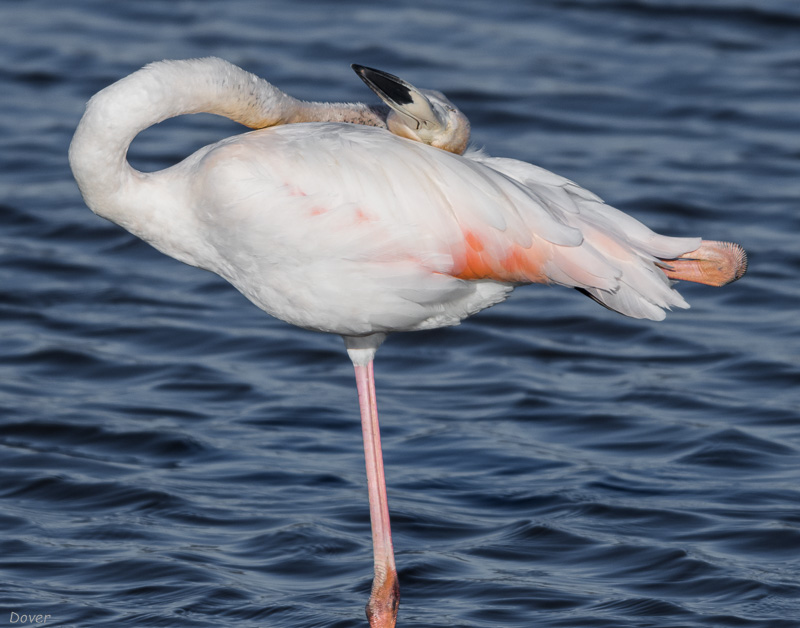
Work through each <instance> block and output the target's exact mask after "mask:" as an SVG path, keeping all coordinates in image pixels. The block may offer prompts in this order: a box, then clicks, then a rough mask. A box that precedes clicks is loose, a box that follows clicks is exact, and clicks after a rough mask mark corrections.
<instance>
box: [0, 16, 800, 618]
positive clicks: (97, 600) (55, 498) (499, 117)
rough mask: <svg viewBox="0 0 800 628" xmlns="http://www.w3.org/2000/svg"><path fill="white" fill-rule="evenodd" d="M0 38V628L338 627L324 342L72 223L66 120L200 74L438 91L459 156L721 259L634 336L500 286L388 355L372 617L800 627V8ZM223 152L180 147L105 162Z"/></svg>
mask: <svg viewBox="0 0 800 628" xmlns="http://www.w3.org/2000/svg"><path fill="white" fill-rule="evenodd" d="M400 5H402V6H400ZM0 35H1V36H0V72H1V73H2V75H1V76H2V78H1V80H2V84H3V88H4V89H3V98H2V99H1V100H0V255H2V264H0V347H2V350H1V351H0V415H1V417H2V418H0V452H2V453H1V455H2V465H0V529H2V535H1V536H0V625H11V620H12V615H11V613H12V612H14V613H17V614H38V613H42V614H49V615H51V618H50V619H48V621H47V625H48V626H52V625H55V626H75V627H101V626H102V627H105V626H112V625H113V626H141V627H157V626H169V627H175V626H180V627H184V626H185V627H195V626H197V627H206V626H208V627H211V626H213V627H218V626H237V628H244V627H250V626H252V627H256V626H259V627H287V628H298V627H303V626H308V627H312V626H326V627H328V626H335V627H349V626H364V625H366V622H365V619H364V616H363V605H364V603H365V602H366V598H367V596H368V592H369V587H370V582H371V569H372V550H371V544H370V532H369V519H368V507H367V495H366V488H365V478H364V468H363V465H364V463H363V452H362V445H361V434H360V426H359V421H358V409H357V397H356V392H355V385H354V381H353V376H352V367H351V366H350V364H349V362H348V360H347V358H346V355H345V353H344V351H343V347H342V342H341V340H340V339H339V338H335V337H329V336H325V335H321V334H315V333H310V332H306V331H302V330H299V329H294V328H291V327H288V326H287V325H285V324H283V323H281V322H279V321H276V320H274V319H271V318H270V317H268V316H266V315H265V314H263V313H262V312H260V311H258V310H257V309H256V308H254V307H253V306H252V305H250V304H249V303H248V302H247V301H245V299H244V298H243V297H241V296H240V295H239V294H238V293H236V292H235V291H234V290H233V289H232V288H230V287H229V286H228V285H227V284H225V283H224V282H222V281H221V280H220V279H218V278H216V277H214V276H212V275H210V274H208V273H205V272H202V271H199V270H196V269H192V268H189V267H186V266H183V265H181V264H179V263H177V262H175V261H174V260H170V259H168V258H166V257H164V256H163V255H161V254H159V253H157V252H156V251H154V250H153V249H151V248H150V247H148V246H147V245H145V244H143V243H141V242H139V241H137V240H136V239H134V238H133V237H132V236H130V235H128V234H127V233H125V232H123V231H122V230H120V229H119V228H117V227H115V226H113V225H111V224H109V223H107V222H105V221H103V220H101V219H99V218H97V217H95V216H94V215H93V214H92V213H91V212H89V210H88V209H86V207H85V206H84V204H83V203H82V201H81V198H80V196H79V194H78V191H77V188H76V186H75V184H74V182H73V181H72V178H71V175H70V173H69V169H68V165H67V162H66V150H67V146H68V143H69V140H70V138H71V135H72V132H73V131H74V128H75V126H76V124H77V122H78V120H79V118H80V115H81V113H82V109H83V105H84V103H85V101H86V100H87V99H88V97H89V96H91V95H92V94H93V93H95V92H96V91H98V90H99V89H101V88H102V87H104V86H106V85H107V84H109V83H111V82H113V81H114V80H116V79H118V78H120V77H122V76H124V75H126V74H128V73H130V72H132V71H134V70H136V69H137V68H139V67H141V66H142V65H144V64H145V63H147V62H150V61H153V60H158V59H162V58H186V57H197V56H207V55H217V56H221V57H224V58H226V59H228V60H230V61H232V62H234V63H237V64H239V65H241V66H243V67H246V68H247V69H248V70H251V71H253V72H255V73H257V74H259V75H262V76H264V77H266V78H268V79H269V80H271V81H273V82H274V83H276V84H277V85H279V86H280V87H282V88H284V89H285V90H287V91H289V92H290V93H292V94H293V95H295V96H298V97H301V98H308V99H311V98H313V99H328V100H358V99H369V98H371V95H370V94H369V93H368V92H367V91H366V89H365V87H364V86H363V85H362V84H361V82H360V81H359V80H358V78H357V77H356V76H355V75H354V74H353V73H352V71H351V70H350V69H349V64H350V63H353V62H355V63H361V64H365V65H368V66H373V67H378V68H382V69H385V70H387V71H389V72H392V73H395V74H398V75H401V76H403V77H405V78H407V79H408V80H410V81H411V82H413V83H414V84H416V85H419V86H422V87H430V88H435V89H440V90H442V91H444V92H446V93H447V94H448V95H449V96H450V97H451V98H452V100H453V101H454V102H456V104H457V105H458V106H459V107H460V108H461V109H462V110H464V111H465V112H466V113H467V115H468V116H469V118H470V119H471V121H472V123H473V138H474V141H475V143H476V144H477V145H480V146H484V147H485V148H486V150H487V151H488V152H489V153H491V154H494V155H498V156H509V157H514V158H518V159H524V160H526V161H530V162H533V163H536V164H539V165H541V166H544V167H546V168H549V169H551V170H554V171H556V172H559V173H560V174H563V175H565V176H568V177H569V178H571V179H573V180H576V181H578V182H580V183H581V184H583V185H584V186H586V187H588V188H589V189H591V190H593V191H595V192H596V193H598V194H600V195H601V196H602V197H604V198H605V199H607V200H608V201H609V202H612V203H613V204H615V205H616V206H618V207H620V208H621V209H623V210H625V211H628V212H630V213H632V214H633V215H635V216H636V217H638V218H640V219H641V220H643V221H645V222H646V223H647V224H648V225H650V226H651V227H652V228H654V229H656V230H658V231H661V232H664V233H668V234H672V235H685V236H694V235H703V236H704V237H706V238H713V239H729V240H734V241H738V242H741V243H742V244H743V245H744V246H745V247H746V248H747V250H748V252H749V253H750V260H751V266H750V271H749V273H748V275H747V276H746V277H745V278H744V279H743V280H742V281H740V282H738V283H737V284H734V285H731V286H728V287H727V288H725V289H724V290H714V289H709V288H704V287H701V286H686V287H684V288H683V289H682V293H683V294H684V296H686V297H687V299H688V300H689V301H690V302H691V303H692V309H691V310H688V311H680V312H675V313H673V314H672V315H670V316H669V317H668V318H667V320H666V321H664V322H662V323H651V322H642V321H634V320H630V319H625V318H623V317H621V316H619V315H615V314H614V313H611V312H608V311H606V310H604V309H602V308H600V307H598V306H597V305H596V304H594V303H592V302H590V301H589V300H588V299H584V298H582V297H581V296H580V295H578V294H576V293H574V292H573V291H569V290H563V289H557V288H545V287H530V288H526V289H520V290H518V291H517V292H516V293H515V294H514V296H513V297H512V299H510V300H509V301H508V302H506V303H504V304H502V305H500V306H497V307H495V308H493V309H491V310H489V311H486V312H484V313H482V314H480V315H478V316H476V317H474V319H471V320H470V321H468V322H466V323H465V324H463V325H462V326H460V327H458V328H452V329H445V330H438V331H435V332H426V333H417V334H406V335H401V336H396V337H393V338H390V339H389V341H387V343H386V344H385V345H384V347H383V348H382V349H381V352H380V354H379V356H378V361H377V364H376V370H377V378H378V394H379V400H380V410H381V416H382V424H383V441H384V449H385V457H386V466H387V479H388V485H389V499H390V507H391V510H392V521H393V532H394V537H395V546H396V551H397V561H398V566H399V569H400V580H401V586H402V596H403V602H402V605H401V610H400V622H399V625H401V626H403V627H404V628H409V627H428V626H458V627H465V628H466V627H468V628H479V627H481V628H482V627H490V626H491V627H496V626H503V627H511V626H519V627H530V626H537V627H562V626H563V627H570V628H581V627H608V628H621V627H628V626H630V627H634V626H636V627H640V626H652V627H657V628H667V627H670V628H672V627H681V628H693V627H700V626H711V627H728V626H730V627H746V628H755V627H758V628H783V627H787V628H788V627H795V626H798V625H800V620H798V619H797V618H798V617H800V580H799V577H800V490H798V486H800V482H799V480H800V453H799V452H798V449H799V448H800V393H798V385H800V367H798V358H800V351H799V350H798V305H800V282H798V279H797V277H798V271H800V253H799V252H798V247H797V234H798V233H799V232H800V218H799V216H800V212H798V196H800V184H799V183H798V181H800V47H798V42H800V5H798V4H797V3H796V2H794V1H792V0H785V1H780V0H761V1H760V2H758V3H756V2H750V1H745V0H716V1H712V0H705V1H702V2H699V3H698V2H684V1H682V0H649V1H644V0H642V1H637V0H630V1H619V2H602V3H598V2H590V1H589V0H585V1H580V0H571V1H569V0H549V1H544V2H538V3H530V2H522V1H518V2H505V3H486V2H479V1H477V0H475V1H463V2H460V3H458V6H457V8H456V7H455V4H454V3H449V2H444V1H443V0H442V1H436V2H412V3H396V5H393V4H385V5H384V4H379V3H370V2H363V1H355V0H354V1H352V2H342V3H338V4H336V5H335V6H334V5H331V4H330V3H327V2H313V1H312V2H305V3H297V2H288V1H286V2H284V1H276V2H268V3H264V2H255V1H253V0H231V1H230V2H226V3H208V2H197V1H185V2H173V3H163V2H150V1H143V2H135V3H133V2H131V3H107V2H100V1H88V0H83V1H76V2H55V1H54V0H32V1H29V2H24V3H22V2H6V3H4V4H3V5H2V8H0ZM239 131H240V129H239V127H237V126H236V125H233V124H231V123H229V122H227V121H224V120H220V119H217V118H214V117H212V116H195V117H192V118H190V119H181V120H173V121H169V122H167V123H164V124H162V125H159V126H158V127H157V128H155V129H151V130H149V131H148V132H146V133H144V134H143V135H142V136H140V137H139V138H138V139H137V141H136V143H135V145H134V147H133V149H132V153H131V158H132V160H133V162H134V163H135V164H136V165H137V167H140V168H142V169H149V170H155V169H159V168H162V167H164V166H166V165H168V164H170V163H174V162H175V161H178V160H180V159H181V158H183V157H184V156H186V155H188V154H189V153H191V151H193V150H195V149H196V148H198V147H200V146H203V145H205V144H207V143H209V142H211V141H214V140H216V139H219V138H221V137H225V136H227V135H230V134H233V133H236V132H239Z"/></svg>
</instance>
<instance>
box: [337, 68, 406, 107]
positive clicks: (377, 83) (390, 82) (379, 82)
mask: <svg viewBox="0 0 800 628" xmlns="http://www.w3.org/2000/svg"><path fill="white" fill-rule="evenodd" d="M350 67H351V68H353V71H354V72H355V73H356V74H358V76H360V77H361V80H362V81H364V82H365V83H366V84H367V85H368V86H369V87H370V88H371V89H372V90H374V91H376V92H378V94H379V95H381V94H382V95H383V96H385V97H387V98H389V99H390V100H391V101H393V102H394V103H396V104H398V105H407V104H409V103H411V102H412V101H413V99H412V97H411V91H410V90H409V88H408V85H407V83H406V82H405V81H404V80H403V79H401V78H399V77H397V76H395V75H394V74H389V73H388V72H384V71H382V70H376V69H374V68H368V67H367V66H365V65H359V64H357V63H353V64H351V65H350Z"/></svg>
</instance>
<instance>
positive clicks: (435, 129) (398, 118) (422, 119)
mask: <svg viewBox="0 0 800 628" xmlns="http://www.w3.org/2000/svg"><path fill="white" fill-rule="evenodd" d="M352 68H353V70H355V72H356V74H358V76H360V77H361V80H363V81H364V82H365V83H366V84H367V86H368V87H369V88H370V89H371V90H372V91H373V92H375V93H376V94H377V95H378V97H379V98H380V99H381V100H382V101H383V102H385V103H386V104H387V105H388V106H389V115H388V116H387V118H386V125H387V126H388V127H389V130H390V131H391V132H392V133H394V134H395V135H399V136H401V137H406V138H408V139H410V140H415V141H417V142H422V143H423V144H429V145H431V146H434V147H435V148H441V149H443V150H447V151H450V152H451V153H456V154H459V155H460V154H461V153H463V152H464V151H465V150H466V148H467V144H468V142H469V120H468V119H467V116H465V115H464V114H463V113H461V112H460V111H459V110H458V109H457V108H456V107H455V105H453V103H451V102H450V101H449V100H448V99H447V97H446V96H445V95H444V94H442V93H441V92H437V91H435V90H430V89H418V88H416V87H414V86H413V85H411V84H410V83H407V82H406V81H404V80H403V79H401V78H399V77H397V76H394V75H393V74H389V73H388V72H382V71H381V70H374V69H372V68H367V67H365V66H363V65H356V64H353V65H352Z"/></svg>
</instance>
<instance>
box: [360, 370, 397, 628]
mask: <svg viewBox="0 0 800 628" xmlns="http://www.w3.org/2000/svg"><path fill="white" fill-rule="evenodd" d="M355 369H356V384H357V385H358V403H359V405H360V406H361V429H362V431H363V433H364V457H365V458H366V461H367V488H368V490H369V516H370V521H371V522H372V548H373V552H374V555H375V578H374V580H373V581H372V594H371V595H370V597H369V603H368V604H367V618H368V619H369V625H370V626H371V627H372V628H394V625H395V622H396V620H397V607H398V605H399V603H400V585H399V584H398V581H397V569H396V568H395V565H394V549H393V548H392V531H391V527H390V524H389V502H388V501H387V499H386V480H385V478H384V475H383V454H382V453H381V434H380V426H379V425H378V406H377V403H376V401H375V376H374V373H373V370H372V360H369V362H368V363H367V364H365V365H358V364H356V365H355Z"/></svg>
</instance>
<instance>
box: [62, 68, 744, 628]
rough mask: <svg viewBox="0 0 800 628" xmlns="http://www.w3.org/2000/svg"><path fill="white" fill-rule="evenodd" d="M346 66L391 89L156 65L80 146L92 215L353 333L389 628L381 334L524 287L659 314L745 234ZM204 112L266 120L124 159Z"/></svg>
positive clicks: (95, 116)
mask: <svg viewBox="0 0 800 628" xmlns="http://www.w3.org/2000/svg"><path fill="white" fill-rule="evenodd" d="M353 68H354V70H355V71H356V72H357V73H358V75H359V76H360V77H361V78H362V79H363V80H364V82H365V83H366V84H367V85H368V86H369V87H370V88H371V89H372V90H373V91H374V92H375V93H376V94H377V95H378V97H380V99H381V100H382V101H383V104H381V105H365V104H360V103H338V104H332V103H323V102H302V101H299V100H297V99H294V98H292V97H291V96H289V95H287V94H285V93H284V92H282V91H281V90H279V89H278V88H276V87H274V86H273V85H271V84H270V83H268V82H267V81H265V80H264V79H261V78H258V77H256V76H255V75H253V74H250V73H248V72H246V71H244V70H242V69H241V68H239V67H237V66H235V65H232V64H230V63H228V62H226V61H223V60H221V59H215V58H206V59H193V60H182V61H162V62H158V63H153V64H150V65H148V66H146V67H144V68H142V69H141V70H139V71H137V72H134V73H133V74H131V75H130V76H127V77H126V78H123V79H121V80H120V81H118V82H116V83H114V84H113V85H111V86H109V87H107V88H105V89H103V90H102V91H100V92H99V93H98V94H96V95H95V96H94V97H93V98H92V99H91V100H90V101H89V103H88V104H87V106H86V111H85V113H84V115H83V117H82V119H81V121H80V124H79V125H78V128H77V130H76V132H75V135H74V138H73V140H72V143H71V145H70V150H69V160H70V165H71V168H72V172H73V174H74V176H75V179H76V181H77V183H78V186H79V188H80V191H81V193H82V195H83V198H84V200H85V202H86V204H87V205H88V207H89V208H90V209H91V210H92V211H93V212H95V213H96V214H98V215H100V216H102V217H104V218H106V219H108V220H110V221H112V222H114V223H116V224H118V225H120V226H122V227H123V228H125V229H127V230H128V231H129V232H130V233H132V234H134V235H136V236H138V237H139V238H141V239H143V240H145V241H146V242H149V243H150V244H151V245H153V246H154V247H155V248H157V249H158V250H160V251H162V252H163V253H165V254H167V255H169V256H171V257H174V258H176V259H178V260H180V261H182V262H185V263H186V264H190V265H192V266H196V267H199V268H203V269H206V270H209V271H211V272H214V273H216V274H218V275H220V276H221V277H223V278H224V279H226V280H227V281H229V282H230V283H231V284H233V286H234V287H236V288H237V289H238V290H239V291H240V292H242V294H244V295H245V296H246V297H247V298H248V299H249V300H250V301H252V302H253V303H254V304H255V305H257V306H258V307H259V308H261V309H262V310H264V311H265V312H267V313H268V314H271V315H272V316H274V317H276V318H279V319H281V320H283V321H286V322H287V323H290V324H292V325H297V326H299V327H303V328H305V329H309V330H315V331H321V332H327V333H332V334H339V335H340V336H342V337H343V338H344V344H345V348H346V350H347V353H348V355H349V357H350V359H351V361H352V363H353V367H354V370H355V376H356V385H357V389H358V399H359V406H360V411H361V423H362V431H363V438H364V453H365V458H366V470H367V487H368V494H369V508H370V520H371V526H372V541H373V553H374V578H373V584H372V592H371V594H370V598H369V602H368V604H367V607H366V611H367V617H368V619H369V622H370V626H372V628H389V627H393V626H395V623H396V617H397V608H398V604H399V585H398V579H397V570H396V567H395V559H394V550H393V547H392V537H391V530H390V524H389V508H388V502H387V497H386V482H385V478H384V469H383V455H382V451H381V442H380V433H379V425H378V411H377V403H376V396H375V380H374V371H373V358H374V357H375V353H376V351H377V349H378V347H379V346H380V345H381V343H382V342H383V341H384V339H385V338H386V337H387V334H390V333H392V332H399V331H413V330H421V329H432V328H438V327H442V326H446V325H457V324H458V323H459V322H460V321H462V320H463V319H465V318H466V317H468V316H470V315H472V314H475V313H476V312H478V311H480V310H483V309H484V308H487V307H490V306H492V305H494V304H496V303H499V302H501V301H503V300H504V299H506V298H507V297H508V296H509V293H510V292H511V291H512V290H513V289H514V288H515V287H517V286H519V285H522V284H529V283H542V284H558V285H562V286H567V287H571V288H576V289H577V290H579V291H580V292H582V293H584V294H585V295H587V296H589V297H591V298H592V299H594V300H595V301H597V302H598V303H600V304H601V305H603V306H605V307H606V308H609V309H611V310H615V311H617V312H620V313H621V314H624V315H626V316H630V317H634V318H644V319H652V320H661V319H663V318H664V316H665V310H667V309H670V308H673V307H675V308H687V307H689V306H688V304H687V303H686V301H684V299H683V298H682V297H681V296H680V295H679V294H678V292H677V291H676V290H675V289H674V287H673V283H674V281H675V280H688V281H694V282H699V283H704V284H708V285H715V286H721V285H724V284H726V283H729V282H730V281H733V280H735V279H738V278H739V277H741V276H742V275H743V274H744V272H745V270H746V265H747V258H746V255H745V252H744V250H743V249H742V248H741V247H740V246H739V245H737V244H732V243H727V242H714V241H706V240H701V239H700V238H679V237H667V236H663V235H658V234H656V233H654V232H653V231H651V230H650V229H648V228H647V227H645V226H644V225H643V224H642V223H640V222H639V221H637V220H635V219H634V218H632V217H630V216H628V215H626V214H624V213H622V212H621V211H619V210H617V209H614V208H613V207H610V206H609V205H606V204H604V203H603V201H602V200H600V199H599V198H598V197H597V196H595V195H594V194H592V193H591V192H589V191H587V190H585V189H583V188H581V187H580V186H578V185H576V184H575V183H573V182H572V181H570V180H568V179H565V178H563V177H561V176H559V175H556V174H553V173H551V172H549V171H547V170H544V169H542V168H539V167H537V166H533V165H531V164H528V163H524V162H521V161H516V160H512V159H502V158H492V157H489V156H487V155H485V154H484V153H482V152H480V151H476V150H467V145H468V141H469V122H468V120H467V118H466V117H465V116H464V114H463V113H461V112H460V111H459V110H458V109H457V108H456V107H455V106H453V104H452V103H451V102H450V101H449V100H448V99H447V98H446V97H445V96H444V95H443V94H441V93H439V92H435V91H431V90H421V89H417V88H415V87H414V86H413V85H411V84H409V83H407V82H406V81H404V80H402V79H400V78H398V77H396V76H393V75H391V74H388V73H385V72H381V71H378V70H374V69H370V68H366V67H363V66H353ZM197 112H208V113H214V114H219V115H223V116H226V117H228V118H231V119H233V120H235V121H237V122H240V123H242V124H244V125H246V126H248V127H251V128H252V129H256V130H254V131H250V132H247V133H244V134H240V135H235V136H233V137H230V138H227V139H224V140H222V141H220V142H217V143H215V144H211V145H209V146H206V147H204V148H201V149H200V150H198V151H197V152H195V153H194V154H193V155H191V156H189V157H187V158H186V159H184V160H183V161H182V162H180V163H178V164H176V165H174V166H172V167H169V168H166V169H164V170H161V171H158V172H153V173H143V172H138V171H136V170H135V169H133V168H132V167H131V166H130V165H129V163H128V162H127V158H126V153H127V150H128V147H129V145H130V143H131V141H132V140H133V138H134V137H135V136H136V135H137V134H138V133H139V132H140V131H142V130H144V129H145V128H147V127H149V126H151V125H153V124H156V123H158V122H160V121H162V120H164V119H166V118H170V117H173V116H177V115H181V114H189V113H197Z"/></svg>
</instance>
